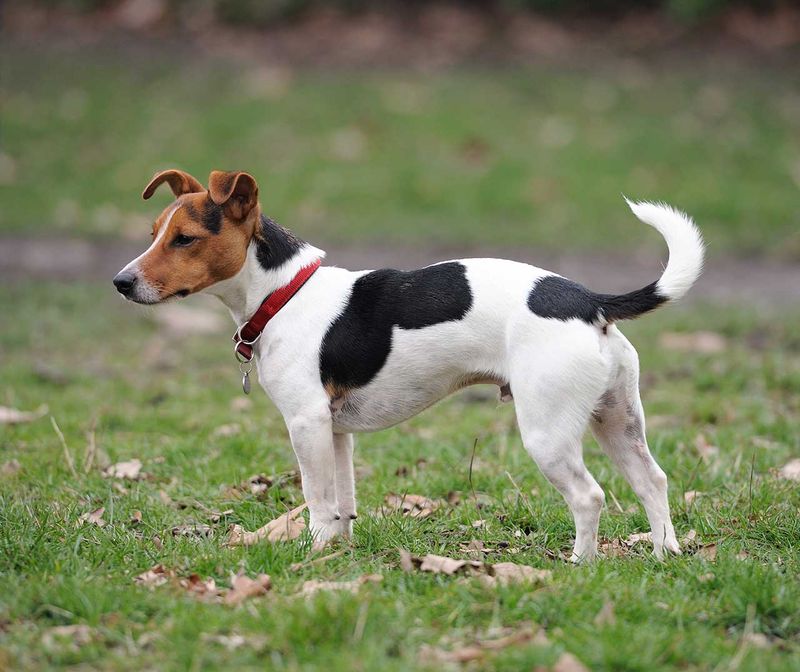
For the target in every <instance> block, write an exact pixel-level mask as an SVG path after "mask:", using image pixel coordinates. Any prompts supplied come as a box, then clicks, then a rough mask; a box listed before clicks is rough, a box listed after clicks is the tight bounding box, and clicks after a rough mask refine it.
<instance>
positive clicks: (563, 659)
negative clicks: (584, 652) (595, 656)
mask: <svg viewBox="0 0 800 672" xmlns="http://www.w3.org/2000/svg"><path fill="white" fill-rule="evenodd" d="M552 670H553V672H589V668H588V667H586V665H584V664H583V663H582V662H581V661H580V660H578V659H577V658H576V657H575V656H573V655H572V654H571V653H569V652H567V651H565V652H564V653H562V654H561V656H560V657H559V659H558V660H557V661H556V664H555V665H553V668H552Z"/></svg>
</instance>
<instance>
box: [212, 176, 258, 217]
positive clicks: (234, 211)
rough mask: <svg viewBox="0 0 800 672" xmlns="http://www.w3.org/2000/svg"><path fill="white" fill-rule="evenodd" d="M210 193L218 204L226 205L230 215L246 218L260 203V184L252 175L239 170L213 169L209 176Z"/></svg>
mask: <svg viewBox="0 0 800 672" xmlns="http://www.w3.org/2000/svg"><path fill="white" fill-rule="evenodd" d="M208 193H209V195H210V196H211V200H212V201H214V203H216V204H217V205H223V206H225V209H226V210H227V213H228V214H229V216H231V217H233V218H234V219H244V218H245V217H246V216H247V215H248V213H249V212H250V211H251V210H252V209H253V208H254V207H256V204H257V203H258V185H257V184H256V181H255V179H254V178H253V176H252V175H248V174H247V173H242V172H238V171H233V172H226V171H224V170H213V171H211V175H209V177H208Z"/></svg>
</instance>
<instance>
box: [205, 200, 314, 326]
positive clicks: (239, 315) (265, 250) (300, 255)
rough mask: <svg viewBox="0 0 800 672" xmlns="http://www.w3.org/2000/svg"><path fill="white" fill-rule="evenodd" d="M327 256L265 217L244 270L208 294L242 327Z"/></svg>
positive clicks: (211, 289)
mask: <svg viewBox="0 0 800 672" xmlns="http://www.w3.org/2000/svg"><path fill="white" fill-rule="evenodd" d="M324 257H325V252H324V251H323V250H320V249H318V248H316V247H314V246H313V245H309V244H308V243H306V242H305V241H303V240H300V239H299V238H297V237H296V236H295V235H294V234H293V233H292V232H291V231H288V230H287V229H284V228H283V227H282V226H280V225H279V224H276V223H275V222H273V221H272V220H271V219H269V218H268V217H265V216H264V215H261V216H260V221H259V223H258V224H257V230H256V233H255V235H254V236H253V238H252V240H251V241H250V245H249V246H248V248H247V257H246V259H245V262H244V264H243V265H242V268H241V269H240V270H239V272H238V273H237V274H236V275H234V276H233V277H231V278H228V279H227V280H223V281H222V282H218V283H216V284H215V285H212V286H211V287H209V288H208V292H209V293H210V294H213V295H214V296H217V297H218V298H219V299H220V300H221V301H222V303H224V304H225V305H226V306H227V307H228V310H230V311H231V315H232V316H233V319H234V320H235V322H236V324H237V325H239V326H241V325H242V324H244V323H245V322H247V321H248V320H249V319H250V318H251V317H252V316H253V313H255V312H256V310H257V309H258V307H259V306H260V305H261V303H262V302H263V301H264V299H265V298H266V297H267V296H268V295H269V294H271V293H272V292H274V291H275V290H276V289H278V288H280V287H283V286H284V285H287V284H289V282H291V280H292V278H294V276H295V275H297V272H298V271H299V270H300V269H301V268H303V267H304V266H308V265H309V264H310V263H312V262H313V261H315V260H316V259H322V258H324Z"/></svg>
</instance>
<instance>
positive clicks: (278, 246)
mask: <svg viewBox="0 0 800 672" xmlns="http://www.w3.org/2000/svg"><path fill="white" fill-rule="evenodd" d="M255 240H256V258H257V259H258V263H259V264H261V266H262V268H264V269H266V270H269V269H271V268H277V267H278V266H280V265H281V264H283V263H284V262H285V261H287V260H289V259H291V258H292V257H293V256H294V255H295V254H297V251H298V250H299V249H300V247H302V245H303V241H302V240H300V239H299V238H298V237H297V236H295V235H294V234H293V233H292V232H291V231H289V230H288V229H284V228H283V227H282V226H281V225H280V224H278V223H276V222H274V221H272V220H271V219H270V218H269V217H265V216H264V215H261V222H260V224H259V227H258V231H256V236H255Z"/></svg>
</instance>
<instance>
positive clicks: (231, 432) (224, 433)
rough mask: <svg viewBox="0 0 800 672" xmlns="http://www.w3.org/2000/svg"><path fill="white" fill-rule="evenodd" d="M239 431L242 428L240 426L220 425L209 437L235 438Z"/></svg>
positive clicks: (234, 424) (233, 424)
mask: <svg viewBox="0 0 800 672" xmlns="http://www.w3.org/2000/svg"><path fill="white" fill-rule="evenodd" d="M241 431H242V428H241V426H240V425H237V424H236V423H231V424H229V425H220V426H219V427H217V428H216V429H215V430H214V431H213V432H212V433H211V436H212V437H213V438H227V437H229V436H236V435H237V434H238V433H239V432H241Z"/></svg>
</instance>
